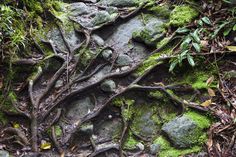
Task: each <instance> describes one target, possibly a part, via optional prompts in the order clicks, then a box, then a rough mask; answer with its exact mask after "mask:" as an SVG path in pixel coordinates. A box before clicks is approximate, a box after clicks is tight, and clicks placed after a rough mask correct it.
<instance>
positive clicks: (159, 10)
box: [148, 5, 170, 18]
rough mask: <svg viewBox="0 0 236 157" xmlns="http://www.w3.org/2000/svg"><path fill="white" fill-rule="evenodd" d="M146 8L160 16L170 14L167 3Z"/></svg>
mask: <svg viewBox="0 0 236 157" xmlns="http://www.w3.org/2000/svg"><path fill="white" fill-rule="evenodd" d="M148 10H149V11H151V12H153V13H154V14H156V15H157V16H160V17H164V18H168V17H169V16H170V10H169V6H168V5H158V6H152V7H150V8H148Z"/></svg>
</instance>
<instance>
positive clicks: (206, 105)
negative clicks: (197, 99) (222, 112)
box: [201, 99, 212, 107]
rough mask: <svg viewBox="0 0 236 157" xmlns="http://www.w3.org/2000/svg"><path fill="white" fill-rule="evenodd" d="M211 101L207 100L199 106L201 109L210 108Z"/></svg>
mask: <svg viewBox="0 0 236 157" xmlns="http://www.w3.org/2000/svg"><path fill="white" fill-rule="evenodd" d="M211 103H212V102H211V99H209V100H206V101H205V102H203V103H202V104H201V106H203V107H208V106H210V105H211Z"/></svg>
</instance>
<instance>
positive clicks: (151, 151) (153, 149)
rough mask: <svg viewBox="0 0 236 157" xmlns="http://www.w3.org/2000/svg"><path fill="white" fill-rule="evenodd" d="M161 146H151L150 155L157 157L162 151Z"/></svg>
mask: <svg viewBox="0 0 236 157" xmlns="http://www.w3.org/2000/svg"><path fill="white" fill-rule="evenodd" d="M160 148H161V147H160V145H159V144H152V145H150V153H151V154H152V155H156V154H157V153H158V152H159V151H160Z"/></svg>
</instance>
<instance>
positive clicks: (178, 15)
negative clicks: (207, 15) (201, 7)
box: [169, 5, 199, 27]
mask: <svg viewBox="0 0 236 157" xmlns="http://www.w3.org/2000/svg"><path fill="white" fill-rule="evenodd" d="M198 14H199V13H198V12H197V10H196V9H194V8H192V7H191V6H189V5H180V6H175V9H174V10H173V11H172V12H171V14H170V22H169V25H171V26H175V27H181V26H184V25H186V24H188V23H190V22H192V21H193V20H194V19H195V18H196V17H197V16H198Z"/></svg>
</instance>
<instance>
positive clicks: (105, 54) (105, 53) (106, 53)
mask: <svg viewBox="0 0 236 157" xmlns="http://www.w3.org/2000/svg"><path fill="white" fill-rule="evenodd" d="M112 53H113V52H112V50H110V49H105V50H104V51H102V57H103V58H104V59H105V60H109V59H110V58H111V57H112Z"/></svg>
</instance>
